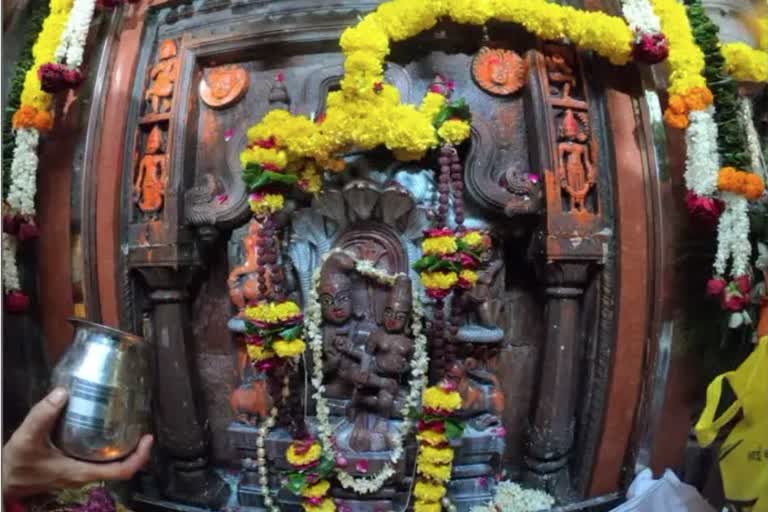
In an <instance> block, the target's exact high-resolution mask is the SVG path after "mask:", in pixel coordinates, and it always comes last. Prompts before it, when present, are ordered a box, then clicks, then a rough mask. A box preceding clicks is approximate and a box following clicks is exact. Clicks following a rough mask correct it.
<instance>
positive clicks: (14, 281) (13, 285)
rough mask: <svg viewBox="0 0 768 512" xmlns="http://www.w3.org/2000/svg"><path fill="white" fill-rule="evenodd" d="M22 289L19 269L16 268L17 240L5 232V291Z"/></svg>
mask: <svg viewBox="0 0 768 512" xmlns="http://www.w3.org/2000/svg"><path fill="white" fill-rule="evenodd" d="M19 289H21V285H20V283H19V269H18V267H17V266H16V239H15V238H14V237H13V236H11V235H9V234H8V233H6V232H5V231H3V290H5V291H6V292H10V291H13V290H19Z"/></svg>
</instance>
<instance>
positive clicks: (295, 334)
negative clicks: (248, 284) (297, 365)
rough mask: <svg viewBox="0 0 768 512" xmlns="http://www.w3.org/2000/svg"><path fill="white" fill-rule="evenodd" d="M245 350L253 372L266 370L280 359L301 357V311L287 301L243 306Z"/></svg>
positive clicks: (293, 303)
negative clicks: (252, 364) (253, 366)
mask: <svg viewBox="0 0 768 512" xmlns="http://www.w3.org/2000/svg"><path fill="white" fill-rule="evenodd" d="M243 316H244V318H245V328H246V337H245V342H246V350H247V352H248V356H249V357H250V358H251V361H252V362H253V363H254V364H255V365H256V367H257V368H259V369H262V370H266V369H269V368H271V367H272V366H274V365H275V364H276V363H277V361H275V358H280V359H293V358H296V357H298V356H300V355H301V354H303V353H304V349H305V344H304V340H303V339H301V337H300V336H301V332H302V325H301V322H302V319H303V315H302V313H301V308H300V307H299V305H298V304H296V303H295V302H293V301H291V300H285V301H263V302H260V303H258V304H253V305H250V306H247V307H246V308H245V311H244V312H243Z"/></svg>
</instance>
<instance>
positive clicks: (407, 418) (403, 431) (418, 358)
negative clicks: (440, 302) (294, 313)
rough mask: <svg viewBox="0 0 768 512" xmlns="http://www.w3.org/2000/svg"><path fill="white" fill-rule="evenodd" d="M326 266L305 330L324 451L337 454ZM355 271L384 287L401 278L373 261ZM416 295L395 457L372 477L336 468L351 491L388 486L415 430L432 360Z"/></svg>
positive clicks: (311, 301) (317, 271)
mask: <svg viewBox="0 0 768 512" xmlns="http://www.w3.org/2000/svg"><path fill="white" fill-rule="evenodd" d="M335 252H339V250H336V251H331V252H329V253H327V254H326V255H325V256H324V257H323V262H324V261H325V259H327V258H328V256H330V255H331V254H333V253H335ZM346 254H348V255H350V256H352V257H354V255H353V254H351V253H349V252H347V253H346ZM321 267H322V263H321V265H320V266H318V267H317V268H316V269H315V272H314V274H313V276H312V287H311V288H310V291H309V297H308V301H307V303H308V306H307V316H306V322H305V324H304V327H305V329H306V332H307V338H308V339H309V346H310V348H311V349H312V362H313V366H314V368H313V372H312V385H313V387H314V388H315V393H314V394H313V395H312V396H313V398H314V399H315V400H316V402H317V422H318V431H319V432H318V434H319V437H320V442H321V443H322V445H323V450H324V451H326V452H328V453H333V451H334V446H333V442H332V441H331V437H332V435H333V427H332V426H331V424H330V421H329V418H330V408H329V406H328V401H327V399H326V398H325V397H324V396H323V393H324V392H325V386H323V334H322V330H321V328H320V325H321V323H322V313H321V311H320V302H319V301H318V295H317V286H318V284H319V282H320V268H321ZM355 268H356V270H357V271H358V272H360V273H361V274H362V275H365V276H367V277H370V278H372V279H375V280H376V281H378V282H381V283H383V284H392V283H394V281H395V279H396V278H397V277H398V275H392V274H388V273H386V272H383V271H381V270H378V269H376V268H374V267H373V265H372V264H371V263H370V262H367V261H359V260H356V264H355ZM413 291H414V295H413V314H412V319H411V331H412V333H413V336H414V344H415V347H414V354H413V359H412V361H411V379H410V382H409V384H410V389H409V391H408V395H407V396H406V399H405V401H404V403H403V406H402V408H401V410H400V415H401V416H402V417H403V422H402V425H401V427H400V432H398V433H397V434H396V435H393V436H392V438H393V439H392V441H393V444H394V447H393V448H392V454H391V456H390V460H389V462H387V463H386V464H385V465H384V467H383V468H382V469H381V470H380V471H379V472H378V473H377V474H376V475H374V476H372V477H359V478H358V477H354V476H352V475H351V474H349V473H348V472H346V471H344V470H342V469H339V468H336V476H337V478H338V480H339V482H340V483H341V485H342V486H343V487H345V488H347V489H352V490H354V491H356V492H358V493H360V494H370V493H372V492H376V491H378V490H379V489H381V487H382V486H383V485H384V483H385V482H386V481H387V480H388V479H389V478H391V477H392V476H393V475H394V474H395V469H394V467H393V466H394V464H396V463H397V462H398V461H399V460H400V457H402V456H403V453H404V449H403V443H404V440H405V437H406V436H408V434H409V433H410V431H411V429H412V428H413V424H414V420H413V414H412V412H413V411H414V410H415V409H416V408H418V406H419V404H420V403H421V394H422V391H423V389H424V386H426V383H427V370H428V368H429V357H428V356H427V338H426V336H425V335H424V332H423V330H422V321H423V318H424V310H423V308H422V305H421V301H420V300H419V298H418V292H417V290H416V288H415V287H414V290H413Z"/></svg>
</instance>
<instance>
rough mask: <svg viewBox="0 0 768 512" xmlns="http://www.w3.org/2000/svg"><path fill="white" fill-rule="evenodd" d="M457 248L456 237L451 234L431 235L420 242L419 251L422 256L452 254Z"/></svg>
mask: <svg viewBox="0 0 768 512" xmlns="http://www.w3.org/2000/svg"><path fill="white" fill-rule="evenodd" d="M457 250H458V246H457V245H456V237H454V236H451V235H445V236H431V237H427V238H425V239H424V240H423V241H422V242H421V252H422V253H423V254H424V256H429V255H438V256H442V255H446V254H453V253H455V252H456V251H457Z"/></svg>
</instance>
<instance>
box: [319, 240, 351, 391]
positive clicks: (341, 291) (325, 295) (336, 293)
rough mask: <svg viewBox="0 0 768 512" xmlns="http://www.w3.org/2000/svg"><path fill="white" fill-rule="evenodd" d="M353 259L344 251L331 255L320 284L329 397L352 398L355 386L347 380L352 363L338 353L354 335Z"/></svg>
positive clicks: (323, 270)
mask: <svg viewBox="0 0 768 512" xmlns="http://www.w3.org/2000/svg"><path fill="white" fill-rule="evenodd" d="M354 268H355V262H354V260H353V259H352V258H351V257H350V256H349V255H347V254H345V253H341V252H340V253H335V254H333V255H331V256H330V257H329V258H328V259H327V260H326V261H325V263H324V264H323V268H322V270H321V273H320V283H319V284H318V292H319V295H318V299H319V301H320V311H321V314H322V317H323V322H324V323H323V352H324V355H325V369H326V372H327V373H326V379H327V381H326V390H327V394H328V396H329V397H330V398H349V397H350V396H351V393H352V385H351V384H350V383H349V381H348V380H347V379H344V375H346V374H347V373H348V371H349V369H350V366H351V365H352V362H350V361H349V360H348V358H347V357H345V356H344V354H343V353H341V352H339V350H338V348H337V347H338V346H340V345H346V342H347V341H350V342H351V340H350V337H351V336H353V335H354V325H355V323H356V321H355V319H354V318H353V311H352V279H351V278H350V276H349V273H350V272H352V271H353V269H354Z"/></svg>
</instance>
